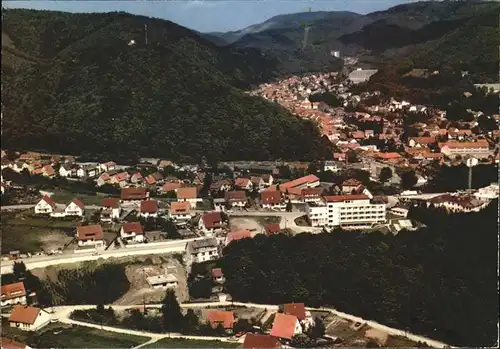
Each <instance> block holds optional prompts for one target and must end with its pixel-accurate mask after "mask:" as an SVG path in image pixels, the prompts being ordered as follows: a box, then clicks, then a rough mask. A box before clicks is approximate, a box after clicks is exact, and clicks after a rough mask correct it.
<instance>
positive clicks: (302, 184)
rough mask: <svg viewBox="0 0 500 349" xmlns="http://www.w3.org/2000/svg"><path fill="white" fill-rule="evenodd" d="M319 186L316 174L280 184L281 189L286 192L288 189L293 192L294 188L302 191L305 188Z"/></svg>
mask: <svg viewBox="0 0 500 349" xmlns="http://www.w3.org/2000/svg"><path fill="white" fill-rule="evenodd" d="M317 186H319V178H318V177H316V176H315V175H308V176H305V177H300V178H297V179H295V180H293V181H290V182H286V183H283V184H280V189H279V190H280V191H281V192H286V191H287V190H288V191H290V192H291V190H292V189H297V190H299V193H300V190H302V189H304V188H316V187H317Z"/></svg>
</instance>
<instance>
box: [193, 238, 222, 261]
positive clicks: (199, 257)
mask: <svg viewBox="0 0 500 349" xmlns="http://www.w3.org/2000/svg"><path fill="white" fill-rule="evenodd" d="M185 258H186V262H187V264H188V265H191V264H193V263H202V262H206V261H210V260H214V259H218V258H219V244H218V242H217V239H215V238H208V239H202V240H196V241H190V242H188V244H187V247H186V257H185Z"/></svg>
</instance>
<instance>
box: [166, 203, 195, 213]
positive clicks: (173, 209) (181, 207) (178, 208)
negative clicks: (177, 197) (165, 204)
mask: <svg viewBox="0 0 500 349" xmlns="http://www.w3.org/2000/svg"><path fill="white" fill-rule="evenodd" d="M190 211H191V204H190V203H189V202H188V201H183V202H178V201H174V202H172V203H171V204H170V213H171V214H179V213H188V212H190Z"/></svg>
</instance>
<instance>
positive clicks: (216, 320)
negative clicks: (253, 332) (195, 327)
mask: <svg viewBox="0 0 500 349" xmlns="http://www.w3.org/2000/svg"><path fill="white" fill-rule="evenodd" d="M207 320H208V322H209V323H210V326H211V327H212V328H214V329H215V328H217V327H219V326H222V328H224V330H226V331H232V330H233V325H234V323H235V322H236V320H235V319H234V313H233V312H232V311H224V310H209V311H208V313H207Z"/></svg>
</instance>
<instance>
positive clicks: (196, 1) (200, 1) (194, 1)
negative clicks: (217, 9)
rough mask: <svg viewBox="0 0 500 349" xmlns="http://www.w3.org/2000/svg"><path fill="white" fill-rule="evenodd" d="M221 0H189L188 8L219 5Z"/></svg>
mask: <svg viewBox="0 0 500 349" xmlns="http://www.w3.org/2000/svg"><path fill="white" fill-rule="evenodd" d="M218 3H219V1H213V0H212V1H210V0H189V1H187V2H186V5H185V6H186V7H187V8H193V7H213V6H217V4H218Z"/></svg>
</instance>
